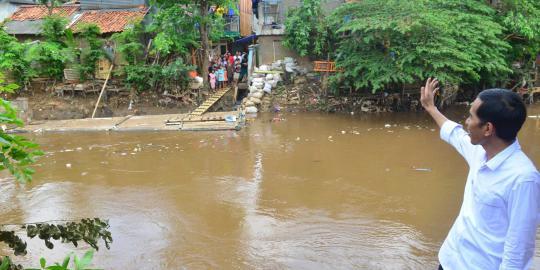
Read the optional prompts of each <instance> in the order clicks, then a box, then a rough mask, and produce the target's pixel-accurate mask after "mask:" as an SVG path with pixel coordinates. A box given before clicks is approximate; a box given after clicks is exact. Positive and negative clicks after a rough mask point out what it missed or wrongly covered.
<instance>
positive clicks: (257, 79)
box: [251, 78, 264, 83]
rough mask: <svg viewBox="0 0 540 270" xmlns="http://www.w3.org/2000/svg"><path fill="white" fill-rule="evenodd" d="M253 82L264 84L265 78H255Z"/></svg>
mask: <svg viewBox="0 0 540 270" xmlns="http://www.w3.org/2000/svg"><path fill="white" fill-rule="evenodd" d="M251 81H252V82H253V83H262V82H264V78H253V79H252V80H251Z"/></svg>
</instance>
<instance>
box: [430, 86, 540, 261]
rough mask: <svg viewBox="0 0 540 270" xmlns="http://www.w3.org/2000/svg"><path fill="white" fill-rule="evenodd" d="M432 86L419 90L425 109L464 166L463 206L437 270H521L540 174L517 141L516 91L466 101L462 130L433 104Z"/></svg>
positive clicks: (532, 230) (521, 109)
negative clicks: (466, 112)
mask: <svg viewBox="0 0 540 270" xmlns="http://www.w3.org/2000/svg"><path fill="white" fill-rule="evenodd" d="M437 85H438V81H437V80H436V79H433V80H432V79H431V78H430V79H428V81H427V82H426V85H425V87H422V89H421V97H420V101H421V103H422V106H423V107H424V109H425V110H426V111H427V112H428V113H429V114H430V115H431V117H433V119H434V120H435V121H436V122H437V124H438V125H439V127H440V128H441V138H442V139H443V140H445V141H446V142H448V143H449V144H451V145H452V146H453V147H454V148H455V149H456V150H457V151H458V152H459V153H460V154H461V155H462V156H463V157H464V158H465V160H466V161H467V163H468V164H469V174H468V176H467V182H466V184H465V193H464V196H463V203H462V206H461V210H460V212H459V215H458V217H457V218H456V220H455V222H454V225H452V228H451V229H450V232H449V233H448V236H447V237H446V239H445V240H444V243H443V244H442V247H441V249H440V251H439V262H440V265H439V269H444V270H470V269H481V270H489V269H501V270H502V269H505V270H506V269H528V268H530V266H531V264H532V258H533V256H534V245H535V239H536V228H537V220H538V213H539V209H540V174H539V173H538V171H537V169H536V168H535V166H534V164H533V163H532V162H531V161H530V160H529V158H527V156H526V155H525V154H524V153H523V152H522V151H521V148H520V146H519V143H518V141H517V139H516V136H517V133H518V132H519V130H520V129H521V126H522V125H523V123H524V122H525V119H526V117H527V112H526V109H525V105H524V104H523V101H522V100H521V98H520V97H519V95H517V94H516V93H514V92H512V91H509V90H505V89H488V90H484V91H482V92H481V93H480V94H479V95H478V98H477V99H476V100H475V101H474V102H473V103H472V106H471V108H470V111H469V112H470V114H469V117H468V118H467V121H466V126H467V131H465V130H464V129H463V127H462V126H461V125H459V124H457V123H455V122H453V121H450V120H448V119H447V118H446V117H445V116H444V115H443V114H442V113H440V112H439V110H438V109H437V107H436V106H435V105H434V96H435V93H436V92H437V91H438V88H437Z"/></svg>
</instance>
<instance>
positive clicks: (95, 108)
mask: <svg viewBox="0 0 540 270" xmlns="http://www.w3.org/2000/svg"><path fill="white" fill-rule="evenodd" d="M113 67H114V63H111V67H110V68H109V73H108V74H107V79H105V82H104V83H103V87H101V92H99V97H98V100H97V102H96V106H95V107H94V112H92V118H94V116H95V115H96V110H97V107H98V105H99V101H100V100H101V96H102V95H103V91H105V87H107V83H108V82H109V78H110V77H111V72H112V69H113Z"/></svg>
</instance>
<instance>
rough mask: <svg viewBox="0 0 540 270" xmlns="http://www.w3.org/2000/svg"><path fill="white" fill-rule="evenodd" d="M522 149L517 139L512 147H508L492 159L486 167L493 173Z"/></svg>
mask: <svg viewBox="0 0 540 270" xmlns="http://www.w3.org/2000/svg"><path fill="white" fill-rule="evenodd" d="M519 149H521V146H520V145H519V142H518V140H517V139H516V140H515V141H514V142H513V143H512V144H511V145H509V146H507V147H506V148H505V149H504V150H502V151H501V152H499V153H498V154H497V155H495V156H494V157H493V158H492V159H490V160H489V161H488V162H486V163H485V165H486V166H487V167H488V168H489V169H490V170H492V171H494V170H496V169H497V168H499V166H500V165H501V164H502V163H503V161H505V160H506V159H507V158H508V157H510V156H511V155H512V154H513V153H514V151H516V150H519Z"/></svg>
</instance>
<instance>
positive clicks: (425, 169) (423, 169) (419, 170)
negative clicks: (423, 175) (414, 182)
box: [413, 166, 431, 172]
mask: <svg viewBox="0 0 540 270" xmlns="http://www.w3.org/2000/svg"><path fill="white" fill-rule="evenodd" d="M413 170H415V171H417V172H431V169H430V168H416V167H414V166H413Z"/></svg>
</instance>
